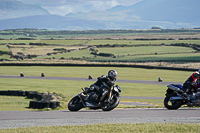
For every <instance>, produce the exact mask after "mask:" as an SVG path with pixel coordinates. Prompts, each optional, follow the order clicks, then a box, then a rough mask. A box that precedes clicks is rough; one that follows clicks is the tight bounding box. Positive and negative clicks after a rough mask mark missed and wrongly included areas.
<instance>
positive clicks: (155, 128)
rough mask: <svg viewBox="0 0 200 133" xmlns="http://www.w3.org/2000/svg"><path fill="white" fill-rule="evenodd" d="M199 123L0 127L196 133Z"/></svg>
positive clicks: (29, 132) (40, 131)
mask: <svg viewBox="0 0 200 133" xmlns="http://www.w3.org/2000/svg"><path fill="white" fill-rule="evenodd" d="M199 130H200V124H176V123H164V124H153V123H135V124H97V125H96V124H95V125H84V126H51V127H29V128H16V129H0V132H2V133H3V132H6V133H35V132H36V133H55V132H57V133H61V132H65V133H80V132H81V133H93V132H98V133H113V132H115V133H183V132H184V133H197V132H199Z"/></svg>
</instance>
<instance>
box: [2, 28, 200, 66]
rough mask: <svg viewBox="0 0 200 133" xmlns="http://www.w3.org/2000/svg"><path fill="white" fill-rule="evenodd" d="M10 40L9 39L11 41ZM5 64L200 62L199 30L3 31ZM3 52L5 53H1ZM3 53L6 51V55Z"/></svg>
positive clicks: (3, 58) (3, 59) (3, 57)
mask: <svg viewBox="0 0 200 133" xmlns="http://www.w3.org/2000/svg"><path fill="white" fill-rule="evenodd" d="M8 37H9V38H8ZM0 46H1V47H0V59H1V61H4V62H9V63H12V62H13V61H18V62H19V63H20V62H23V61H25V62H32V61H37V60H39V61H40V62H42V61H43V63H44V62H47V60H46V59H48V63H50V62H54V63H55V62H56V63H61V62H67V61H68V60H79V61H88V62H90V61H97V62H99V61H106V62H108V61H112V62H113V61H114V62H119V61H120V62H126V61H128V62H147V61H148V62H149V61H151V62H168V63H174V62H175V63H177V62H181V63H190V62H191V63H192V62H199V58H198V57H199V54H198V53H199V49H200V34H199V30H192V29H182V30H110V31H101V30H99V31H98V30H97V31H46V30H36V29H24V30H23V29H21V30H20V29H18V30H5V31H0ZM1 51H2V52H1ZM3 51H7V53H4V52H3Z"/></svg>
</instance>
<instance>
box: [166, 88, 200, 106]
mask: <svg viewBox="0 0 200 133" xmlns="http://www.w3.org/2000/svg"><path fill="white" fill-rule="evenodd" d="M198 86H199V85H198ZM198 86H197V87H195V88H193V89H191V91H190V92H189V94H186V93H184V91H183V86H182V85H176V84H170V85H168V86H167V87H168V89H167V91H166V92H167V93H166V94H165V95H166V97H165V99H164V105H165V107H166V108H167V109H169V110H175V109H178V108H180V107H181V106H182V105H187V106H188V107H193V106H196V107H200V89H199V87H198Z"/></svg>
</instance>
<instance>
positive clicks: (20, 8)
mask: <svg viewBox="0 0 200 133" xmlns="http://www.w3.org/2000/svg"><path fill="white" fill-rule="evenodd" d="M48 14H49V12H48V11H47V10H45V9H43V8H41V7H40V6H36V5H26V4H23V3H21V2H18V1H16V0H0V20H2V19H10V18H18V17H24V16H33V15H48Z"/></svg>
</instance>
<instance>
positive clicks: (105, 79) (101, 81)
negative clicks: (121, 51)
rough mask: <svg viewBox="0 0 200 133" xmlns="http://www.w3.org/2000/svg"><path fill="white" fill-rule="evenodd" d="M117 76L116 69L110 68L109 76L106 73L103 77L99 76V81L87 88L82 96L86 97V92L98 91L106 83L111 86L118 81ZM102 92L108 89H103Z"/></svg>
mask: <svg viewBox="0 0 200 133" xmlns="http://www.w3.org/2000/svg"><path fill="white" fill-rule="evenodd" d="M116 78H117V72H116V71H115V70H110V71H108V76H106V75H102V76H101V77H98V78H97V81H96V82H95V83H94V84H92V85H91V86H90V88H87V89H86V90H85V91H84V92H83V93H82V94H81V95H82V97H85V95H86V94H88V93H90V92H92V91H97V90H99V89H100V88H101V86H102V85H103V84H104V83H105V85H107V86H108V87H111V86H113V85H114V84H115V81H116ZM101 91H102V93H103V92H104V91H107V90H106V89H105V90H101Z"/></svg>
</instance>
